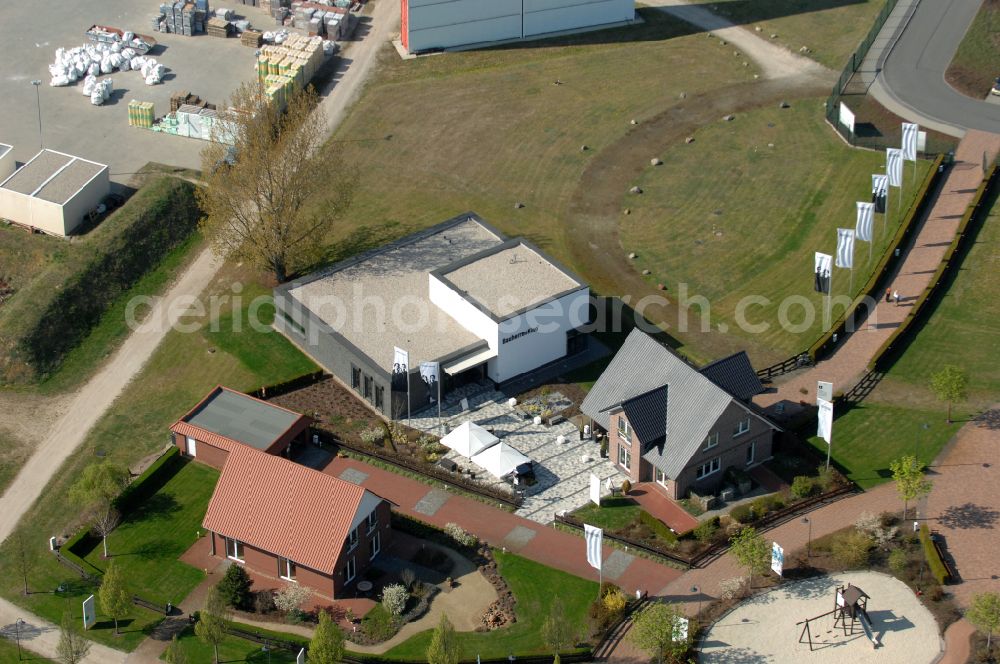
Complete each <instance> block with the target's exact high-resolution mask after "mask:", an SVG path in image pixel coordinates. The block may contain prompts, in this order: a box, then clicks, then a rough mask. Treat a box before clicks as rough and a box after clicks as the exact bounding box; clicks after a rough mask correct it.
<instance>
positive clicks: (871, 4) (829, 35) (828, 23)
mask: <svg viewBox="0 0 1000 664" xmlns="http://www.w3.org/2000/svg"><path fill="white" fill-rule="evenodd" d="M884 4H885V1H884V0H827V1H823V2H817V0H716V1H715V2H713V3H712V4H710V5H709V8H711V9H712V10H713V11H714V12H715V13H717V14H720V15H722V16H725V17H726V18H728V19H729V20H731V21H733V22H734V23H737V24H739V25H746V26H747V27H748V28H749V29H751V30H755V29H756V28H757V27H758V26H759V27H760V28H761V30H760V32H759V33H757V34H759V35H760V36H761V37H764V38H765V39H770V40H771V41H773V42H776V43H778V44H781V45H782V46H785V47H786V48H788V50H790V51H793V52H796V53H797V52H798V51H799V49H801V48H802V47H803V46H805V47H806V48H808V49H809V52H808V56H809V57H811V58H813V59H814V60H816V61H818V62H819V63H820V64H823V65H826V66H827V67H830V68H831V69H835V70H837V71H840V70H841V69H842V68H843V67H844V65H845V64H846V63H847V58H849V57H850V56H851V53H852V52H854V50H855V49H856V48H857V47H858V44H860V42H861V40H862V39H863V38H864V36H865V35H866V34H868V30H870V29H871V27H872V24H873V23H874V22H875V17H876V16H878V13H879V11H881V10H882V6H883V5H884ZM772 34H776V35H777V37H776V38H774V39H771V35H772Z"/></svg>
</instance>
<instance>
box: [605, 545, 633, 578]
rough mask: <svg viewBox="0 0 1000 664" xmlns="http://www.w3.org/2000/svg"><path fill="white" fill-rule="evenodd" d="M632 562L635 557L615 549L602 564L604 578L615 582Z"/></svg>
mask: <svg viewBox="0 0 1000 664" xmlns="http://www.w3.org/2000/svg"><path fill="white" fill-rule="evenodd" d="M633 560H635V556H633V555H631V554H628V553H625V552H624V551H621V550H619V549H615V550H614V551H612V552H611V555H610V556H608V557H607V558H605V559H604V561H603V563H602V567H603V574H604V578H605V579H610V580H612V581H617V580H618V579H619V578H620V577H621V575H622V574H624V573H625V570H627V569H628V566H629V565H631V564H632V561H633Z"/></svg>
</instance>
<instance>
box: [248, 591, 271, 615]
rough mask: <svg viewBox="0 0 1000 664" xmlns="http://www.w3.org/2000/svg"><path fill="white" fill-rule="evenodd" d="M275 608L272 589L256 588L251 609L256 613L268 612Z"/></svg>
mask: <svg viewBox="0 0 1000 664" xmlns="http://www.w3.org/2000/svg"><path fill="white" fill-rule="evenodd" d="M275 608H276V607H275V606H274V591H273V590H258V591H257V592H255V593H254V594H253V610H254V611H256V612H257V613H270V612H271V611H274V609H275Z"/></svg>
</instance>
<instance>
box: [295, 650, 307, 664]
mask: <svg viewBox="0 0 1000 664" xmlns="http://www.w3.org/2000/svg"><path fill="white" fill-rule="evenodd" d="M295 664H306V649H305V648H302V649H300V650H299V654H298V655H296V656H295Z"/></svg>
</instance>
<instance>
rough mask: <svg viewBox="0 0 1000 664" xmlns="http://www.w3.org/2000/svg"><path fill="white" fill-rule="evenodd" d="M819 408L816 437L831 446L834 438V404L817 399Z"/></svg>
mask: <svg viewBox="0 0 1000 664" xmlns="http://www.w3.org/2000/svg"><path fill="white" fill-rule="evenodd" d="M816 405H817V406H819V423H818V424H817V426H816V435H817V436H819V437H820V438H822V439H823V440H825V441H826V444H827V445H829V444H830V440H831V439H832V438H833V402H832V401H827V400H826V399H816Z"/></svg>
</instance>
